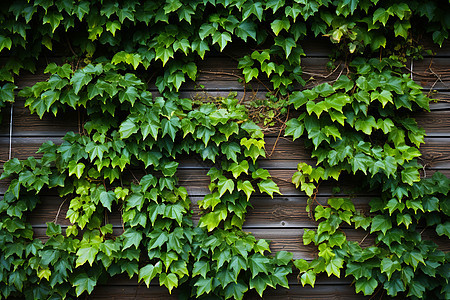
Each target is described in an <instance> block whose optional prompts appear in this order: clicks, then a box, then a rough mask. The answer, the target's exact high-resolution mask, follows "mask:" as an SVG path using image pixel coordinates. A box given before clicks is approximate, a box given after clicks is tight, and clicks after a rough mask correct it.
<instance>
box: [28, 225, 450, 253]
mask: <svg viewBox="0 0 450 300" xmlns="http://www.w3.org/2000/svg"><path fill="white" fill-rule="evenodd" d="M63 228H64V227H63ZM33 231H34V237H35V238H38V239H41V240H43V241H46V240H47V239H48V237H47V236H46V234H45V231H46V228H45V227H34V228H33ZM244 231H246V232H249V233H251V234H253V235H254V236H255V237H256V238H257V239H266V240H269V241H270V242H271V243H270V249H271V252H272V253H273V254H275V253H276V252H277V251H283V250H284V251H289V252H292V253H293V255H294V259H306V260H312V259H314V258H316V257H317V253H318V251H317V247H316V246H314V245H312V244H310V245H306V246H305V245H303V240H302V236H303V232H304V230H303V229H296V228H295V229H293V228H284V229H278V228H275V229H274V228H262V229H261V228H253V229H250V230H249V229H244ZM122 232H123V229H122V227H121V226H115V227H113V235H114V236H118V235H120V234H121V233H122ZM343 232H344V233H345V235H346V236H347V240H349V241H355V242H358V243H359V244H360V245H361V247H363V248H365V247H369V246H372V245H374V241H375V237H374V236H373V235H368V234H367V232H366V231H364V230H360V229H344V230H343ZM421 235H422V239H425V240H432V241H433V242H435V243H436V244H437V245H438V247H439V249H440V250H441V251H444V252H449V251H450V243H449V242H448V238H447V237H444V238H443V237H439V236H437V235H436V233H435V232H433V231H432V230H429V229H426V230H424V231H423V232H422V234H421Z"/></svg>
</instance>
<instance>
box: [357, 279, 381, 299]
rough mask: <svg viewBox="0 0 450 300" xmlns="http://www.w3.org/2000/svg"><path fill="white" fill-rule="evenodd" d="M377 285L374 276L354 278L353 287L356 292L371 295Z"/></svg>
mask: <svg viewBox="0 0 450 300" xmlns="http://www.w3.org/2000/svg"><path fill="white" fill-rule="evenodd" d="M377 286H378V281H377V280H376V279H375V278H370V279H367V278H364V277H363V278H360V279H358V280H356V283H355V288H356V292H357V293H359V292H363V294H364V295H366V296H367V295H372V294H373V292H375V289H376V288H377Z"/></svg>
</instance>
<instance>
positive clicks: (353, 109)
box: [0, 0, 450, 299]
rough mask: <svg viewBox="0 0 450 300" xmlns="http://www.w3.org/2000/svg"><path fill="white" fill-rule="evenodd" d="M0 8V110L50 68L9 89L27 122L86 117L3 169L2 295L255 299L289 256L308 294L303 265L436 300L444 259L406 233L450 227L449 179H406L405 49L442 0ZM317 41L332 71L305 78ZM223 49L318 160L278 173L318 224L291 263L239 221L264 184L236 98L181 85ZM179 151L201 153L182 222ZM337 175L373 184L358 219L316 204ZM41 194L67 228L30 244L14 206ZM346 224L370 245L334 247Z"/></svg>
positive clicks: (416, 143)
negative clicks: (310, 44) (311, 44)
mask: <svg viewBox="0 0 450 300" xmlns="http://www.w3.org/2000/svg"><path fill="white" fill-rule="evenodd" d="M2 4H3V5H2V6H1V7H0V11H1V13H0V22H1V24H2V26H1V28H0V52H1V54H2V55H3V67H2V69H1V71H0V81H1V82H2V84H1V88H0V107H4V106H5V103H6V102H13V101H14V98H15V93H16V89H17V86H16V85H15V84H14V83H15V81H16V80H17V78H18V77H19V76H20V75H21V74H23V72H25V71H30V72H35V71H36V69H37V68H38V67H39V66H42V64H45V71H44V72H45V73H46V74H48V79H46V80H43V81H40V82H37V83H36V84H34V85H33V86H30V87H25V88H23V89H21V90H20V91H19V92H18V96H19V97H22V98H24V99H26V102H25V103H26V104H25V105H26V106H27V107H29V109H30V111H31V112H32V113H36V114H38V115H39V116H40V117H42V116H43V115H44V114H46V113H53V114H55V115H58V114H59V113H60V112H61V111H70V110H72V111H73V110H78V111H82V112H83V114H85V116H86V118H87V121H86V122H85V123H84V124H83V128H80V132H78V133H73V132H69V133H67V134H66V136H65V137H64V138H63V142H62V144H60V145H55V144H53V143H51V142H47V143H44V144H43V145H42V147H41V148H40V152H41V154H42V158H40V159H35V158H33V157H30V158H28V159H26V160H22V161H20V160H18V159H12V160H10V161H8V162H6V163H5V164H4V170H3V173H2V175H1V178H2V179H5V178H9V179H10V184H9V187H8V190H7V191H6V193H5V195H4V197H3V199H2V200H1V201H0V229H1V230H0V250H1V251H0V298H7V297H9V296H10V295H12V296H18V295H25V297H26V298H28V299H47V298H48V299H60V298H67V297H69V298H70V297H75V296H80V295H82V294H90V293H91V292H92V291H93V290H94V288H95V286H96V285H97V284H98V283H101V282H106V281H107V280H108V279H109V278H111V277H113V276H115V275H118V274H127V275H128V276H129V277H130V278H132V277H133V276H136V277H137V280H138V281H139V282H144V283H145V284H146V285H147V286H148V285H149V284H150V282H151V281H152V280H153V282H156V283H159V284H160V285H164V286H166V287H167V289H168V290H169V291H172V290H173V289H174V288H178V287H180V295H182V296H184V297H186V298H187V297H194V298H200V297H206V296H216V297H218V298H226V299H228V298H235V299H242V298H243V297H244V294H245V293H246V292H247V291H249V290H251V289H254V290H256V291H257V292H258V293H259V294H260V295H263V292H264V290H266V288H267V287H272V288H276V287H278V286H282V287H288V280H287V277H286V276H287V275H288V274H290V273H292V272H293V268H294V267H296V268H297V269H298V270H299V272H300V274H299V278H300V280H301V282H302V283H303V284H304V285H305V284H310V285H312V286H314V283H315V278H316V274H319V273H327V274H328V276H331V275H335V276H337V277H340V276H343V275H345V276H349V277H351V278H353V279H354V281H355V288H356V291H357V292H362V293H363V294H365V295H371V294H374V293H376V292H377V291H378V290H379V289H385V290H386V292H387V294H388V295H391V296H396V295H402V296H410V297H416V298H424V297H429V298H431V299H436V298H447V299H448V298H450V288H449V287H450V284H449V282H448V280H449V273H450V270H449V269H450V264H449V260H450V257H449V254H448V253H447V254H446V253H443V252H442V251H440V250H438V249H437V246H436V244H435V243H434V242H432V241H428V240H424V239H422V236H421V230H422V229H423V228H425V227H426V228H428V230H433V231H435V232H436V234H437V235H440V236H446V237H450V222H449V221H448V216H449V215H450V200H449V198H448V197H447V195H448V192H449V188H450V180H449V179H447V178H446V177H445V176H443V175H442V174H439V173H435V174H434V175H433V176H432V177H429V178H421V177H420V170H421V169H422V168H423V166H421V165H420V163H419V161H418V160H417V158H418V157H420V155H421V154H420V151H419V147H420V145H421V144H422V143H423V142H424V131H423V130H422V129H420V128H419V127H418V125H417V123H416V121H415V120H414V119H413V118H411V117H410V115H409V113H410V112H412V111H416V110H428V109H429V99H428V98H427V97H426V96H425V95H424V94H423V93H422V92H421V88H420V86H419V85H417V84H416V83H414V81H413V80H411V79H410V77H409V74H403V72H404V69H403V63H404V62H405V60H406V59H416V58H420V56H421V53H422V52H421V51H422V50H423V48H422V46H421V45H419V44H418V43H417V41H418V40H419V41H420V38H421V37H422V36H424V35H430V36H432V38H433V40H434V42H436V43H437V44H442V43H443V41H444V40H445V39H447V37H448V28H450V23H449V21H448V20H449V19H448V18H447V17H446V16H447V15H448V13H449V10H450V6H449V5H448V4H445V3H444V4H443V3H441V2H440V1H407V2H402V3H399V2H397V1H377V0H375V1H369V0H361V1H358V0H335V1H330V0H323V1H320V0H316V1H303V0H299V1H285V0H281V1H280V0H269V1H253V0H248V1H245V0H242V1H241V0H237V1H235V0H229V1H228V0H217V1H214V0H212V1H183V2H182V1H180V0H169V1H165V2H162V1H161V2H159V1H134V0H123V1H107V0H99V1H84V0H83V1H73V0H35V1H25V0H22V1H20V0H16V1H5V3H2ZM417 24H427V25H426V26H420V27H419V26H416V25H417ZM416 27H419V28H416ZM319 36H324V37H327V38H329V40H330V41H331V42H332V43H333V44H334V45H335V51H334V56H333V59H339V60H342V63H341V64H342V66H343V68H342V69H341V70H342V72H341V73H339V74H337V75H338V77H337V78H336V79H335V80H333V81H330V82H327V83H322V84H320V85H317V86H315V87H313V88H311V89H305V90H303V89H301V87H302V86H304V84H305V77H304V76H302V75H303V73H302V68H301V57H302V56H303V55H304V52H303V49H302V46H301V45H302V43H303V42H307V40H308V39H312V38H315V37H319ZM230 44H238V45H240V46H242V45H245V49H253V50H249V51H246V52H244V53H242V57H240V58H239V65H238V68H239V69H240V70H241V71H242V77H243V79H244V81H245V83H249V82H261V83H265V84H264V85H265V86H266V87H267V88H268V90H269V92H270V93H269V95H268V101H266V103H268V106H269V108H273V107H275V106H276V108H277V109H281V110H283V109H284V110H287V109H288V108H289V109H290V111H291V112H292V113H291V115H294V116H295V117H294V118H291V119H290V120H289V121H288V122H287V123H286V124H285V126H286V130H285V133H286V136H292V138H293V139H297V138H302V139H303V140H304V141H305V144H306V145H307V146H308V147H310V149H311V151H312V152H311V153H312V157H313V158H316V159H317V164H316V165H315V166H311V165H308V164H305V163H300V164H299V166H298V172H296V173H295V175H294V177H293V178H292V181H293V183H294V184H295V185H296V186H297V187H298V188H299V189H300V190H301V191H304V192H305V193H306V195H307V196H308V197H309V200H308V209H309V210H310V213H311V216H312V217H314V218H315V219H316V220H317V221H320V222H319V223H318V228H317V230H305V233H304V236H303V241H304V243H305V244H309V243H313V244H315V245H317V247H318V258H317V259H314V260H313V261H311V262H307V261H305V260H295V261H293V259H292V258H293V255H292V254H291V253H287V252H284V251H282V252H279V253H276V254H274V255H270V254H269V252H270V249H269V243H268V242H267V241H265V240H256V239H255V238H254V237H253V236H252V235H251V234H249V233H245V232H243V231H242V225H243V223H244V220H245V214H246V212H247V210H248V208H249V206H250V202H249V200H250V197H251V196H252V195H253V194H254V193H265V194H268V195H270V196H271V197H273V194H274V193H279V189H278V187H277V186H276V184H275V183H274V181H273V180H272V179H271V176H270V174H269V172H268V171H267V170H264V169H262V168H259V167H258V162H257V160H258V158H259V157H261V156H265V151H264V145H265V142H264V134H263V132H262V130H261V128H260V127H259V126H257V125H256V124H255V122H254V121H252V116H250V115H249V113H248V108H247V107H246V106H245V105H244V104H242V103H240V101H238V100H237V99H235V97H234V96H233V95H230V96H229V97H226V98H224V99H221V98H218V99H214V101H208V102H204V101H198V100H197V101H194V100H192V99H183V98H181V97H179V94H178V91H179V90H180V88H181V87H182V85H183V83H186V82H189V81H195V80H196V78H197V76H198V69H197V62H198V61H199V60H202V59H207V57H208V54H209V53H213V52H219V51H227V48H229V45H230ZM362 57H365V58H362ZM370 57H374V58H370ZM49 59H50V61H49ZM149 84H150V85H155V86H156V87H157V89H158V91H159V93H158V95H156V94H157V93H154V95H152V93H150V92H149V87H148V86H149ZM275 102H276V105H274V104H273V103H275ZM271 103H272V104H271ZM269 118H270V115H269ZM265 123H266V124H269V125H270V124H273V122H271V121H270V120H269V121H268V122H265ZM187 155H190V156H195V157H199V158H200V159H202V160H205V161H208V162H211V163H212V164H214V167H212V168H211V169H210V171H209V172H208V175H209V176H210V178H211V183H210V185H209V189H210V194H208V195H206V196H205V197H204V199H202V200H201V201H200V202H199V207H200V208H201V211H202V215H201V218H200V221H199V223H198V225H197V226H194V224H193V221H192V212H191V202H190V199H189V196H188V194H187V191H186V189H185V188H184V187H182V186H180V185H179V184H178V182H177V168H178V166H179V160H180V159H181V158H182V157H186V156H187ZM343 175H346V176H350V177H352V178H359V179H361V180H362V181H363V184H364V188H365V190H366V191H367V190H371V191H373V192H376V193H378V194H379V197H377V198H376V199H374V200H373V201H372V202H371V203H370V206H371V211H370V213H371V214H370V215H364V214H362V213H360V212H358V211H356V210H355V207H354V205H353V203H352V199H351V198H350V197H346V196H345V195H343V196H339V197H332V198H330V199H329V200H328V205H327V206H323V205H316V204H317V203H316V201H315V200H316V195H317V192H318V189H319V185H320V183H321V182H323V181H330V182H336V181H337V182H338V181H339V180H340V178H342V176H343ZM49 190H50V193H52V192H53V193H58V194H59V195H60V196H61V202H62V203H64V201H69V210H68V212H67V216H66V217H67V218H68V219H69V220H70V222H71V224H72V225H71V226H68V227H67V228H66V229H65V232H63V230H62V228H61V227H60V226H59V225H57V224H55V223H53V222H50V223H48V228H47V232H46V233H47V235H48V237H49V238H48V240H47V241H45V242H43V241H41V240H39V239H35V238H34V237H33V229H32V227H31V225H30V223H29V222H28V221H27V217H28V215H29V212H31V211H33V209H34V208H35V207H36V206H37V205H39V202H40V195H41V194H45V193H47V192H48V191H49ZM114 210H116V211H117V210H120V211H121V215H122V219H123V228H122V230H120V231H119V232H114V230H115V231H117V229H114V230H113V227H112V225H111V224H110V223H109V222H108V213H109V212H111V211H114ZM344 223H346V224H347V225H345V226H347V227H353V228H362V229H363V230H366V231H367V233H368V234H372V235H373V236H374V237H375V244H374V245H373V246H370V247H368V248H361V247H360V245H358V243H356V242H349V241H347V239H346V236H345V233H344V231H342V230H340V228H342V227H344Z"/></svg>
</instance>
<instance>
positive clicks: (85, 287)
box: [73, 273, 97, 297]
mask: <svg viewBox="0 0 450 300" xmlns="http://www.w3.org/2000/svg"><path fill="white" fill-rule="evenodd" d="M96 285H97V280H96V279H93V278H91V277H89V276H88V275H87V274H86V273H81V274H78V275H77V276H76V277H75V279H74V280H73V286H75V292H76V293H77V297H79V296H80V295H81V294H83V292H85V291H87V292H88V294H90V293H92V291H93V290H94V287H95V286H96Z"/></svg>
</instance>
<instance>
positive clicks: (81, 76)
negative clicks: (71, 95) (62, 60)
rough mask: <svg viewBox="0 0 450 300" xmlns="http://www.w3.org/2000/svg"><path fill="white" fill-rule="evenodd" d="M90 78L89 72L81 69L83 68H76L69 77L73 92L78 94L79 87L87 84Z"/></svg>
mask: <svg viewBox="0 0 450 300" xmlns="http://www.w3.org/2000/svg"><path fill="white" fill-rule="evenodd" d="M91 80H92V75H91V74H86V73H85V72H84V71H83V69H81V70H77V71H76V72H75V73H74V75H73V76H72V78H71V79H70V83H71V84H72V85H73V89H74V92H75V94H76V95H78V93H79V92H80V90H81V88H82V87H83V86H85V85H87V84H88V83H89V82H90V81H91Z"/></svg>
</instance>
